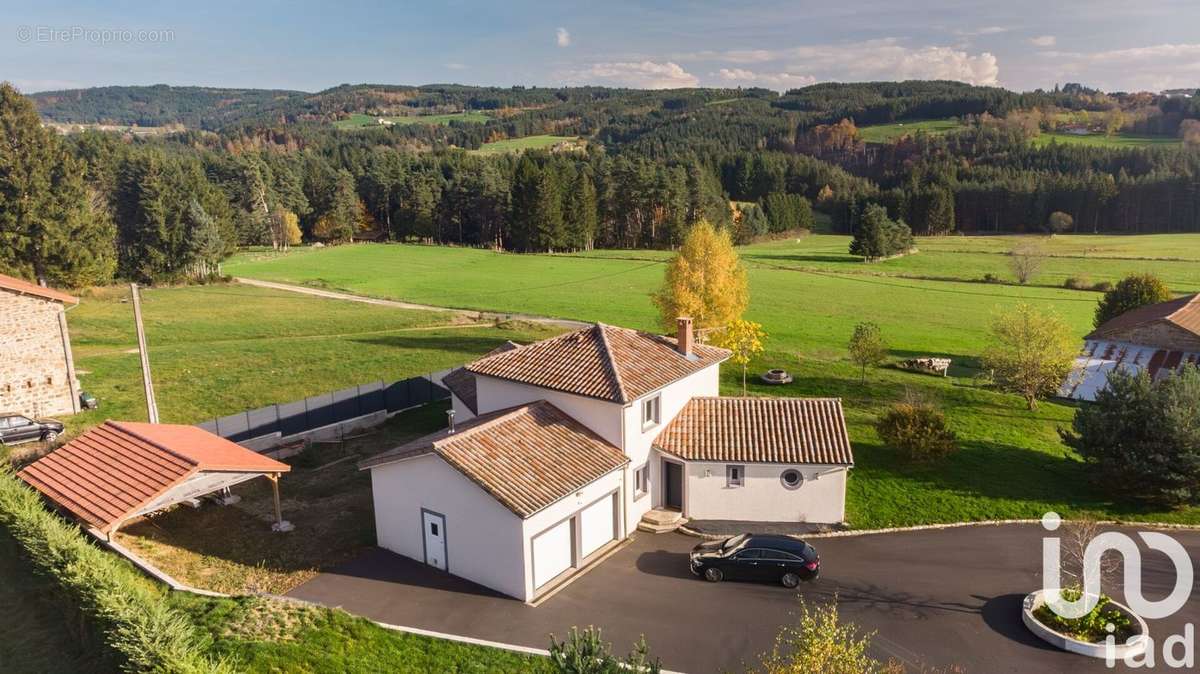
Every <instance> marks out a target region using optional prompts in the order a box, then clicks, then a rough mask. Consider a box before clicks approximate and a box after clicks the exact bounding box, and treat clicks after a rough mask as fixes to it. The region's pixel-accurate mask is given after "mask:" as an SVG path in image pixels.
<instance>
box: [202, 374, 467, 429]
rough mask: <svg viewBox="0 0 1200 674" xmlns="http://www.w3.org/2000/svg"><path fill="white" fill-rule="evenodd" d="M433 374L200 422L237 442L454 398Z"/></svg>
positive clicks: (365, 385) (378, 383)
mask: <svg viewBox="0 0 1200 674" xmlns="http://www.w3.org/2000/svg"><path fill="white" fill-rule="evenodd" d="M433 377H434V375H432V374H431V375H428V376H425V377H413V378H411V379H403V380H401V381H397V382H392V383H391V384H388V383H386V382H382V381H377V382H373V383H370V384H361V385H359V386H351V387H350V388H345V389H342V390H340V391H332V392H330V393H323V394H321V395H316V396H312V397H309V398H305V399H304V400H297V401H295V402H290V403H282V404H276V405H268V406H267V407H260V408H259V409H256V410H249V411H246V412H239V413H237V414H231V415H229V416H227V417H220V418H218V419H212V420H210V421H205V422H204V423H200V424H196V425H197V426H199V427H200V428H203V429H204V430H206V431H209V432H210V433H215V434H217V435H219V436H221V437H223V438H226V439H228V440H232V441H234V442H241V441H242V440H249V439H250V438H257V437H259V436H262V435H268V434H270V433H279V434H281V435H284V436H288V435H295V434H296V433H303V432H305V431H311V430H313V429H315V428H320V427H322V426H328V425H330V424H336V423H338V422H341V421H348V420H350V419H353V418H355V417H361V416H363V415H366V414H372V413H375V412H383V411H387V412H389V413H390V412H398V411H400V410H403V409H408V408H409V407H415V406H417V405H424V404H425V403H429V402H434V401H436V400H446V399H447V398H449V397H450V392H449V391H447V390H446V389H445V388H442V387H441V386H439V385H438V384H435V383H433Z"/></svg>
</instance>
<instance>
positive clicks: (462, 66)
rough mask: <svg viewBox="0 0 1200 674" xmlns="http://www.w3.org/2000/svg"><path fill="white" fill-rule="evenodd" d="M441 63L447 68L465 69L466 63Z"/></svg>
mask: <svg viewBox="0 0 1200 674" xmlns="http://www.w3.org/2000/svg"><path fill="white" fill-rule="evenodd" d="M442 65H444V66H445V67H447V68H449V69H450V70H466V69H467V66H466V64H463V63H454V62H450V63H443V64H442Z"/></svg>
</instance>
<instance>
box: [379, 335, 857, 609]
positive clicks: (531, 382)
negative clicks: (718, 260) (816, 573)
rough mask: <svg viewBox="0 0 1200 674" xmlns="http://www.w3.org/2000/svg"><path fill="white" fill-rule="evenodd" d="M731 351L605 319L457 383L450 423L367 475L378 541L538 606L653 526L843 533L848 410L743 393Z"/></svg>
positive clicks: (478, 367) (454, 376) (495, 359)
mask: <svg viewBox="0 0 1200 674" xmlns="http://www.w3.org/2000/svg"><path fill="white" fill-rule="evenodd" d="M728 357H729V352H728V351H726V350H724V349H718V348H715V347H712V346H706V345H703V344H697V343H695V342H694V340H693V338H692V323H691V320H690V319H686V318H681V319H680V320H679V332H678V335H677V336H676V338H674V339H672V338H668V337H662V336H659V335H652V334H648V333H644V332H638V331H635V330H628V329H624V328H616V327H612V326H608V325H599V324H597V325H595V326H592V327H589V328H585V329H582V330H578V331H576V332H571V333H567V334H564V335H560V336H558V337H553V338H550V339H547V340H543V341H541V342H537V343H534V344H529V345H526V346H518V345H516V344H512V343H508V344H505V345H504V346H502V347H500V348H498V349H496V350H495V351H493V352H491V353H489V354H488V355H486V356H484V357H483V358H481V359H480V360H477V361H475V362H473V363H470V364H469V365H467V366H465V367H464V368H461V369H459V370H456V371H455V372H453V373H451V374H450V375H448V376H447V377H446V378H445V380H444V383H445V384H446V386H447V387H448V388H449V389H450V391H451V393H452V401H453V409H454V413H453V415H452V416H451V419H452V420H451V424H450V426H449V427H448V428H446V429H444V430H442V431H439V432H437V433H435V434H433V435H429V436H426V437H424V438H421V439H419V440H415V441H413V442H410V443H408V444H405V445H403V446H401V447H397V448H395V449H392V450H389V451H387V452H384V453H382V454H379V455H377V456H374V457H371V458H369V459H366V460H364V461H362V462H361V463H360V467H361V468H362V469H364V470H370V471H371V481H372V488H373V492H374V500H375V520H376V530H377V533H378V542H379V545H380V546H381V547H384V548H386V549H388V550H392V551H393V552H397V553H399V554H401V555H405V556H407V557H411V558H413V559H416V560H419V561H423V562H425V563H427V564H430V565H432V566H435V567H437V568H440V569H443V570H446V571H449V572H450V573H453V574H456V575H459V576H462V577H464V578H468V579H470V580H473V581H475V582H477V583H480V584H482V585H485V586H487V587H490V588H492V589H495V590H497V591H499V592H503V593H504V594H507V595H510V596H512V597H516V598H518V599H522V600H526V601H530V600H533V599H535V598H536V597H538V596H539V595H541V594H542V593H544V592H546V591H547V590H549V589H550V588H552V587H553V586H555V585H556V584H557V583H558V582H560V581H561V580H563V579H565V578H567V577H568V576H570V575H571V574H572V573H574V572H575V571H577V570H579V569H581V568H583V567H585V566H587V565H588V564H590V563H591V562H593V561H595V560H596V559H598V558H599V557H600V556H601V555H603V553H604V552H605V551H607V550H608V549H609V548H610V547H612V546H613V545H615V544H616V542H617V541H620V540H622V539H624V538H625V537H627V536H628V535H629V533H630V532H632V531H633V530H634V529H636V528H637V527H638V524H639V521H640V520H643V518H645V521H644V522H643V527H647V526H648V527H649V528H650V529H652V530H654V529H655V525H656V524H663V523H664V522H665V523H667V524H668V525H669V524H671V520H672V519H678V518H679V517H686V518H692V519H704V520H740V521H748V522H811V523H836V522H841V521H842V520H843V519H844V515H845V487H846V473H847V469H848V468H849V467H850V466H851V465H853V462H854V460H853V456H852V453H851V449H850V442H849V439H848V437H847V435H846V424H845V420H844V418H843V415H842V406H841V401H840V400H836V399H798V398H726V397H719V396H718V375H719V368H720V364H721V362H722V361H724V360H725V359H726V358H728Z"/></svg>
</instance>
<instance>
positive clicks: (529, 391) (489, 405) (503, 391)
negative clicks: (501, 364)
mask: <svg viewBox="0 0 1200 674" xmlns="http://www.w3.org/2000/svg"><path fill="white" fill-rule="evenodd" d="M475 391H476V393H475V398H476V407H478V408H479V413H480V414H487V413H488V412H494V411H496V410H502V409H504V408H506V407H513V406H514V405H523V404H525V403H531V402H536V401H538V400H545V401H547V402H549V403H550V404H552V405H554V406H555V407H557V408H558V409H560V410H562V411H563V412H566V413H567V415H568V416H570V417H572V418H574V419H575V420H576V421H578V422H579V423H581V424H583V425H584V426H587V427H588V428H590V429H591V430H592V431H593V432H594V433H596V434H597V435H599V436H600V437H602V438H604V439H605V440H607V441H608V442H610V443H612V444H613V445H614V446H616V447H618V448H620V447H621V406H620V405H618V404H616V403H612V402H607V401H604V400H599V399H596V398H588V397H586V396H577V395H573V394H571V393H561V392H559V391H552V390H550V389H544V388H538V387H537V386H529V385H527V384H518V383H516V382H511V381H507V380H504V379H496V378H495V377H487V376H484V375H476V376H475Z"/></svg>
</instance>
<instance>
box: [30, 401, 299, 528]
mask: <svg viewBox="0 0 1200 674" xmlns="http://www.w3.org/2000/svg"><path fill="white" fill-rule="evenodd" d="M289 470H291V467H290V466H288V465H287V464H285V463H280V462H278V461H275V460H274V459H270V458H268V457H266V456H263V455H261V454H258V453H257V452H252V451H250V450H248V449H246V448H244V447H241V446H239V445H236V444H234V443H232V442H230V441H228V440H226V439H224V438H221V437H219V436H216V435H213V434H212V433H209V432H208V431H205V430H203V429H201V428H197V427H195V426H176V425H172V424H144V423H133V422H117V421H106V422H104V423H103V424H101V425H100V426H96V427H95V428H92V429H91V430H89V431H87V432H86V433H84V434H83V435H81V436H79V437H77V438H75V439H74V440H72V441H70V442H68V443H67V444H65V445H63V446H62V447H60V448H58V449H56V450H54V451H53V452H51V453H50V454H47V455H46V456H44V457H42V458H41V459H38V460H37V461H35V462H34V463H32V464H30V465H29V466H27V467H26V468H24V469H23V470H22V471H21V472H20V473H18V475H19V476H20V477H21V479H23V480H25V481H26V482H27V483H29V484H30V485H31V486H32V487H34V488H35V489H37V490H38V491H40V492H42V493H43V494H45V495H46V497H48V498H49V499H50V500H52V501H54V502H55V503H57V504H59V505H60V506H62V507H63V508H65V509H66V510H68V511H70V512H71V513H72V514H73V515H75V516H76V517H78V518H79V519H81V520H83V521H84V522H86V523H87V524H89V525H91V526H93V527H95V528H97V529H99V530H100V531H102V532H108V531H110V530H112V528H113V527H114V526H116V525H119V524H120V523H121V522H123V521H124V520H125V519H127V518H128V517H129V516H130V515H131V514H133V513H135V512H137V511H138V510H139V509H140V508H142V507H143V506H145V505H147V504H149V503H150V502H151V501H153V500H155V499H156V498H158V497H159V496H161V495H162V494H164V493H166V492H167V491H169V490H170V489H171V488H173V487H174V486H176V485H178V484H179V483H181V482H183V481H184V480H186V479H187V478H189V477H191V476H192V475H194V474H196V473H199V472H204V471H214V472H237V473H241V472H244V473H286V472H288V471H289Z"/></svg>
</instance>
